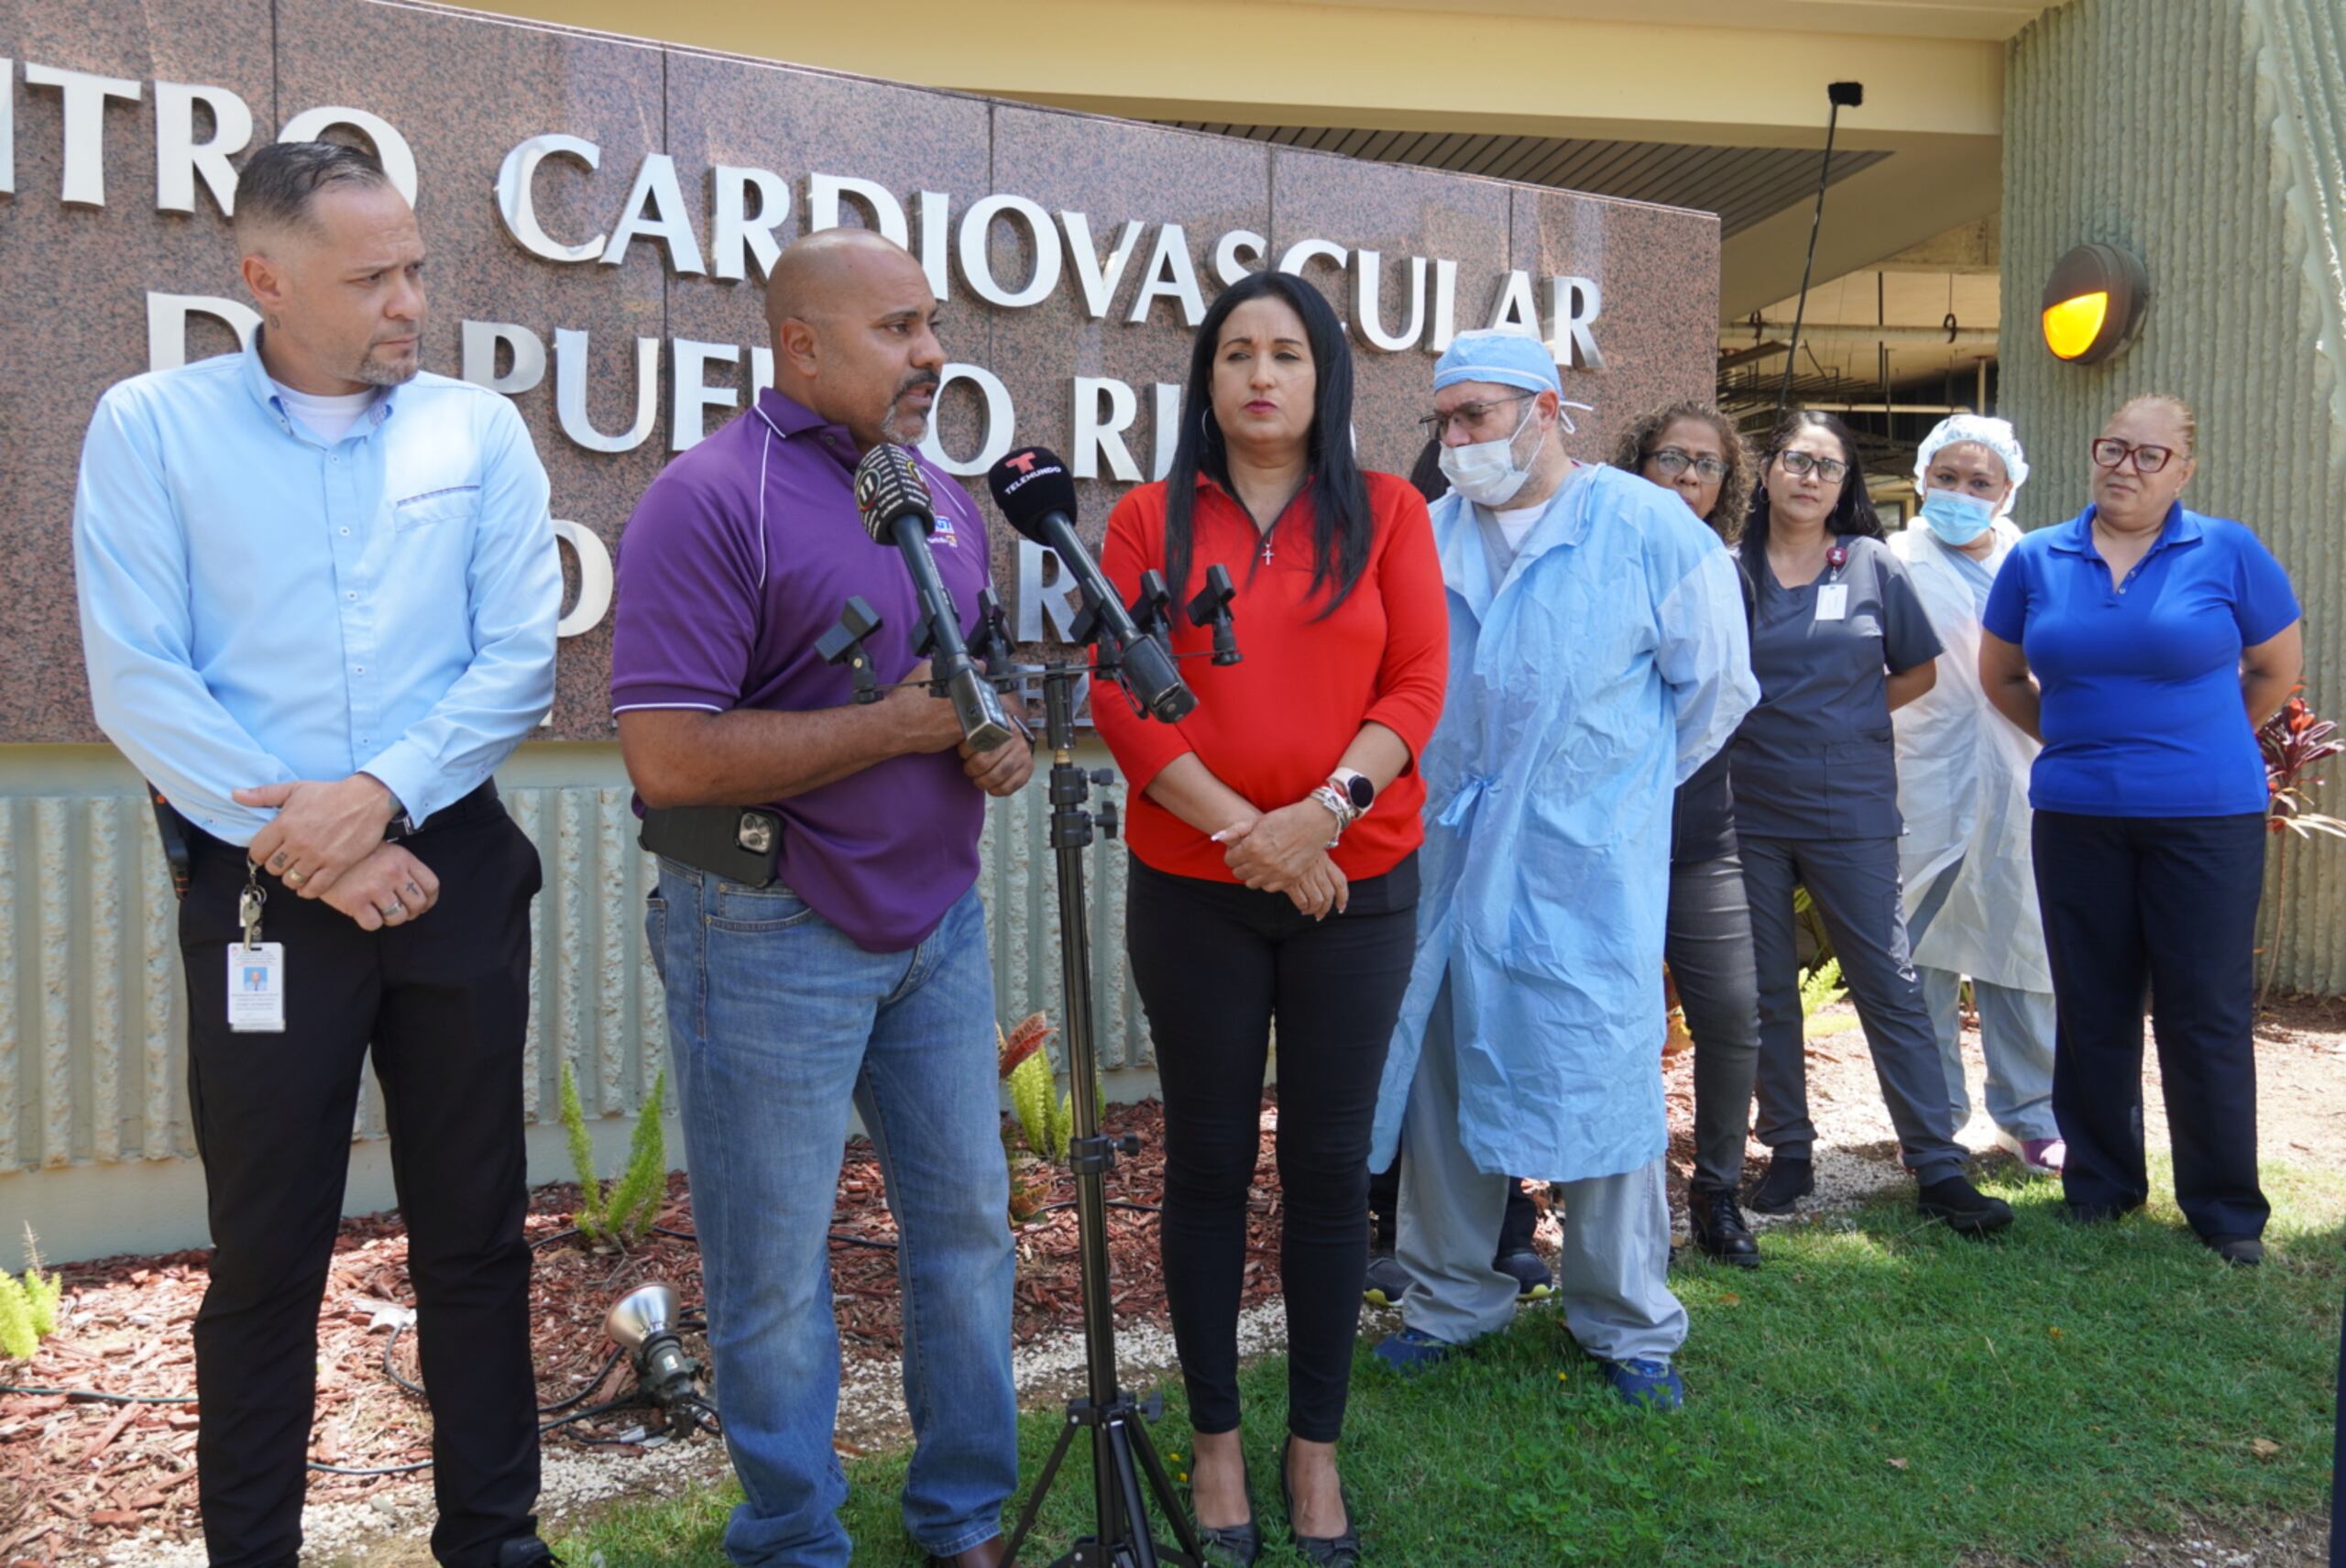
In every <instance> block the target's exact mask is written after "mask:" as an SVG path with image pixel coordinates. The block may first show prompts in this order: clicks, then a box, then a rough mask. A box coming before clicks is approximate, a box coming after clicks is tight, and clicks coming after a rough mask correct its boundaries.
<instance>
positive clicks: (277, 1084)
mask: <svg viewBox="0 0 2346 1568" xmlns="http://www.w3.org/2000/svg"><path fill="white" fill-rule="evenodd" d="M191 839H192V846H191V847H192V861H193V864H192V873H193V879H192V885H191V886H190V888H189V890H188V894H187V898H186V900H185V902H184V903H182V904H181V906H180V949H181V953H182V954H183V955H184V957H185V959H186V961H187V982H188V1055H189V1064H188V1092H189V1098H190V1101H191V1102H192V1108H193V1112H194V1123H195V1140H196V1147H197V1150H198V1152H199V1153H200V1154H201V1155H202V1157H203V1179H204V1190H205V1197H206V1201H207V1204H208V1207H209V1212H210V1218H211V1229H212V1242H213V1248H214V1251H213V1257H212V1279H211V1285H210V1287H209V1288H207V1289H206V1290H205V1291H204V1295H203V1308H202V1310H199V1311H198V1312H197V1314H196V1319H195V1376H196V1393H197V1398H198V1401H199V1403H198V1406H197V1409H198V1410H199V1411H200V1413H201V1415H202V1417H203V1425H202V1426H201V1428H200V1429H199V1430H198V1433H197V1438H196V1451H195V1452H196V1468H197V1476H196V1479H197V1484H198V1486H199V1488H200V1490H201V1497H202V1507H203V1537H204V1543H205V1545H206V1547H207V1548H208V1549H209V1551H210V1553H211V1559H212V1563H213V1568H292V1565H293V1563H295V1561H296V1558H297V1557H298V1555H299V1553H300V1552H301V1502H302V1496H303V1492H304V1490H305V1487H306V1484H307V1481H308V1475H307V1472H306V1469H305V1463H306V1457H307V1454H308V1450H309V1441H310V1428H311V1422H312V1418H313V1416H314V1413H315V1396H316V1380H315V1372H314V1368H315V1365H316V1360H317V1347H318V1333H317V1327H318V1309H319V1304H320V1301H321V1299H322V1298H323V1293H324V1289H325V1283H326V1269H327V1265H328V1263H329V1261H330V1260H331V1258H332V1255H333V1252H334V1234H335V1231H336V1229H337V1227H338V1226H339V1225H340V1223H341V1219H342V1198H343V1186H344V1180H345V1177H346V1176H347V1174H348V1171H349V1166H350V1136H351V1125H352V1121H353V1118H354V1117H355V1115H356V1109H357V1103H358V1091H359V1073H360V1070H361V1068H362V1065H363V1063H364V1062H365V1060H366V1058H367V1053H368V1047H369V1044H370V1042H371V1044H372V1047H373V1055H374V1062H375V1076H376V1078H377V1079H378V1080H379V1081H380V1083H381V1084H382V1088H383V1098H384V1102H385V1106H386V1110H387V1113H388V1120H389V1128H390V1150H391V1172H392V1177H393V1180H394V1182H395V1184H396V1187H397V1190H398V1193H399V1201H400V1212H401V1215H402V1217H403V1218H404V1219H405V1220H406V1222H407V1228H408V1237H409V1250H408V1274H409V1277H410V1278H411V1280H412V1281H413V1283H414V1286H415V1298H416V1312H417V1325H416V1336H417V1347H418V1352H419V1354H420V1356H421V1358H422V1371H423V1383H424V1386H425V1387H426V1388H427V1389H429V1390H430V1399H431V1406H432V1425H433V1438H432V1454H433V1462H434V1463H433V1491H434V1497H435V1500H436V1501H437V1503H438V1505H439V1521H438V1523H437V1525H436V1526H435V1527H434V1529H433V1532H432V1550H433V1555H434V1556H435V1557H436V1558H438V1560H439V1561H440V1562H441V1563H446V1564H450V1565H451V1568H488V1565H489V1564H493V1563H495V1562H496V1559H497V1554H498V1549H499V1545H500V1543H502V1542H504V1541H508V1540H511V1539H514V1538H517V1537H524V1536H528V1535H531V1534H532V1533H533V1532H534V1531H535V1530H536V1528H537V1521H536V1519H535V1518H534V1517H533V1514H532V1510H533V1509H534V1508H535V1507H536V1504H537V1495H538V1424H537V1405H538V1398H537V1378H536V1375H535V1373H534V1371H533V1369H532V1364H531V1358H530V1319H529V1286H530V1251H529V1247H528V1246H527V1245H526V1244H525V1243H524V1242H523V1240H522V1236H521V1220H522V1214H523V1211H524V1209H525V1207H526V1205H527V1201H528V1190H527V1186H526V1183H525V1179H524V1160H523V1151H522V1144H521V1048H522V1037H523V1035H524V1033H525V1032H526V1030H527V1027H528V1023H529V982H530V918H529V911H530V900H531V899H532V897H533V896H535V895H536V894H537V891H538V886H539V881H540V873H539V866H538V855H537V850H536V849H535V848H534V847H533V846H532V844H531V843H530V841H529V839H528V838H526V837H525V836H524V835H523V834H522V832H521V829H520V828H518V827H516V826H515V825H514V823H513V820H512V818H511V817H509V816H507V815H506V813H505V810H504V807H503V806H500V805H499V803H498V801H497V797H496V794H495V792H494V790H493V789H489V788H488V787H486V786H485V787H484V789H483V790H482V791H480V792H477V793H476V794H475V795H470V796H467V797H466V799H465V800H464V801H462V802H459V803H458V804H457V805H456V806H451V807H449V808H448V809H447V810H446V811H444V812H442V813H441V814H440V815H439V816H437V817H433V818H432V819H431V820H430V821H428V822H427V823H426V824H425V826H424V828H423V830H422V832H420V833H418V834H416V835H414V836H413V837H412V838H411V839H408V840H407V841H406V847H407V848H408V849H409V850H411V852H412V853H413V854H414V856H415V858H416V859H417V860H419V861H422V862H423V863H424V864H425V865H427V866H429V867H431V868H432V870H433V872H434V873H435V874H436V875H437V876H438V877H439V879H440V899H439V902H438V904H436V905H434V906H433V908H432V909H431V910H430V911H429V912H428V913H426V914H425V915H423V916H422V917H421V918H419V919H417V920H415V921H414V922H413V923H411V924H407V925H402V926H400V927H389V928H386V929H384V930H381V931H378V932H374V933H372V934H370V933H368V932H366V931H363V930H361V929H360V928H359V927H358V926H357V924H356V922H355V921H353V920H351V919H350V918H349V917H348V916H345V915H343V914H341V913H340V912H338V911H336V910H335V909H334V908H332V907H331V906H330V905H327V904H326V903H325V902H324V901H323V899H314V900H312V899H302V898H300V897H298V896H296V895H295V894H292V893H291V892H290V891H288V890H286V889H285V888H283V887H282V886H280V885H279V884H278V883H277V882H276V879H274V878H272V877H269V876H268V875H266V874H264V875H263V877H262V879H261V882H262V885H263V886H264V887H266V888H268V889H269V901H268V905H267V906H266V909H265V910H264V913H263V916H262V921H261V940H263V941H264V942H281V943H283V944H284V948H285V971H286V974H285V1030H284V1032H283V1033H282V1034H237V1033H235V1032H232V1031H231V1030H230V1029H229V1028H228V1025H227V962H228V957H227V954H228V948H229V944H230V943H231V942H232V941H235V940H237V939H239V938H238V929H237V926H236V900H237V895H238V894H240V893H241V892H242V891H243V889H244V886H245V853H244V850H242V849H241V848H238V847H236V846H234V845H230V844H225V843H222V842H221V841H219V840H218V839H212V838H209V837H207V836H205V835H203V834H202V833H192V834H191Z"/></svg>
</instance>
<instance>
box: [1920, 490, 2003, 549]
mask: <svg viewBox="0 0 2346 1568" xmlns="http://www.w3.org/2000/svg"><path fill="white" fill-rule="evenodd" d="M1923 521H1924V522H1927V523H1929V524H1930V525H1931V532H1933V533H1935V534H1937V535H1938V536H1939V537H1940V538H1941V539H1944V540H1945V541H1946V542H1947V543H1949V544H1953V545H1957V546H1958V547H1960V546H1962V545H1966V544H1969V543H1973V542H1974V541H1976V540H1977V539H1978V538H1979V536H1980V535H1981V534H1983V533H1985V532H1988V530H1989V529H1990V528H1992V527H1994V526H1995V522H1996V504H1995V502H1993V501H1985V500H1981V499H1979V497H1978V496H1967V495H1965V494H1964V493H1963V492H1962V491H1961V490H1925V491H1924V493H1923Z"/></svg>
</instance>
